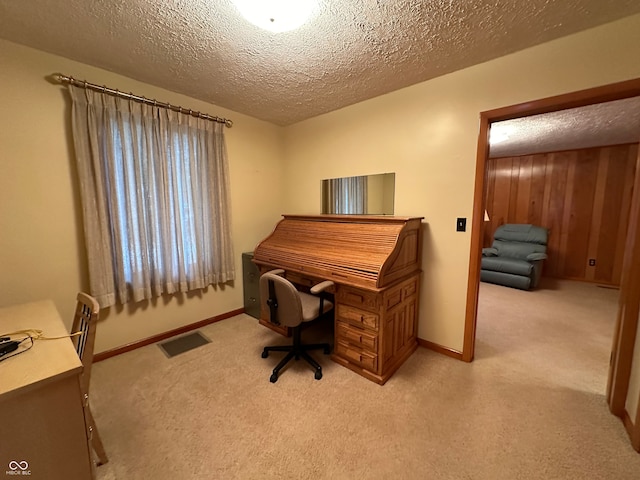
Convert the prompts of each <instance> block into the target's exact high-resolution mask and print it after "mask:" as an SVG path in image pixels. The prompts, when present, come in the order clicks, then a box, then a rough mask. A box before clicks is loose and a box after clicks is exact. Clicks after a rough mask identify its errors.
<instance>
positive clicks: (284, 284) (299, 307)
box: [260, 270, 333, 383]
mask: <svg viewBox="0 0 640 480" xmlns="http://www.w3.org/2000/svg"><path fill="white" fill-rule="evenodd" d="M282 273H284V270H271V271H270V272H267V273H265V274H263V275H262V276H261V277H260V301H261V302H262V303H263V304H266V305H267V308H268V309H269V321H270V322H271V323H274V324H276V325H282V326H286V327H291V328H292V329H293V344H292V345H278V346H272V347H265V348H264V350H263V352H262V358H267V357H268V356H269V352H288V353H287V355H286V356H285V357H284V358H283V359H282V360H280V363H278V365H277V366H276V368H274V369H273V373H272V374H271V377H270V378H269V380H270V381H271V383H275V382H277V381H278V374H279V373H280V370H281V369H282V368H283V367H284V366H285V365H286V364H287V363H288V362H289V360H291V359H292V358H294V357H295V359H296V360H299V359H300V357H302V358H304V359H305V360H306V361H307V362H308V363H309V364H310V365H311V366H312V367H313V368H314V370H315V375H314V376H315V379H316V380H320V379H321V378H322V367H321V366H320V365H319V364H318V362H316V361H315V360H314V359H313V358H312V357H311V355H309V354H308V353H307V352H308V351H309V350H320V349H322V350H324V354H325V355H328V354H329V353H330V351H331V346H330V345H329V344H328V343H314V344H302V342H301V341H300V330H301V327H302V325H303V324H304V323H307V322H311V321H313V320H316V319H318V318H320V317H321V316H322V315H324V314H325V313H328V312H329V311H331V309H333V303H331V302H330V301H329V300H327V299H325V298H323V296H322V292H324V291H325V290H326V289H327V288H329V287H331V286H332V285H333V282H330V281H325V282H322V283H319V284H317V285H315V286H313V287H312V288H311V293H312V295H310V294H308V293H304V292H300V291H298V289H297V288H296V287H295V286H294V285H293V284H292V283H291V282H290V281H289V280H287V279H286V278H284V277H282V276H280V274H282ZM317 295H319V296H317Z"/></svg>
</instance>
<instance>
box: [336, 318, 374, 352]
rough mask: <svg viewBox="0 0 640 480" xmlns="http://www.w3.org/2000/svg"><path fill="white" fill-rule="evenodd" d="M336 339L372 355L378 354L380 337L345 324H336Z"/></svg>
mask: <svg viewBox="0 0 640 480" xmlns="http://www.w3.org/2000/svg"><path fill="white" fill-rule="evenodd" d="M336 338H337V339H338V341H342V342H345V343H348V344H350V345H353V346H355V347H358V348H362V349H364V350H368V351H370V352H372V353H377V352H378V335H376V334H373V333H371V332H368V331H366V330H363V329H361V328H356V327H353V326H350V325H348V324H346V323H344V322H340V321H338V322H336Z"/></svg>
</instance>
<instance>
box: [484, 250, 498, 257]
mask: <svg viewBox="0 0 640 480" xmlns="http://www.w3.org/2000/svg"><path fill="white" fill-rule="evenodd" d="M482 256H483V257H497V256H498V250H497V249H496V248H483V249H482Z"/></svg>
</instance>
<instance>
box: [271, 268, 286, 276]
mask: <svg viewBox="0 0 640 480" xmlns="http://www.w3.org/2000/svg"><path fill="white" fill-rule="evenodd" d="M267 273H272V274H274V275H282V274H283V273H284V270H283V269H282V268H277V269H275V270H269V271H268V272H267Z"/></svg>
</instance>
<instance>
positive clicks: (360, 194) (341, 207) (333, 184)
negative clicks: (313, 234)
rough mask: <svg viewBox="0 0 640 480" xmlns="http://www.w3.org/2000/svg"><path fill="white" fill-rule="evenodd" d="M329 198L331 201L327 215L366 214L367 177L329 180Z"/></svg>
mask: <svg viewBox="0 0 640 480" xmlns="http://www.w3.org/2000/svg"><path fill="white" fill-rule="evenodd" d="M329 191H330V192H331V194H330V196H329V198H331V199H333V200H332V203H331V204H330V206H329V207H330V211H329V212H328V213H338V214H365V213H367V177H366V176H359V177H345V178H332V179H330V180H329Z"/></svg>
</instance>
